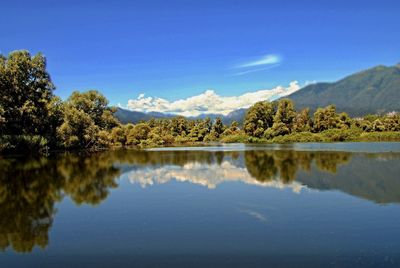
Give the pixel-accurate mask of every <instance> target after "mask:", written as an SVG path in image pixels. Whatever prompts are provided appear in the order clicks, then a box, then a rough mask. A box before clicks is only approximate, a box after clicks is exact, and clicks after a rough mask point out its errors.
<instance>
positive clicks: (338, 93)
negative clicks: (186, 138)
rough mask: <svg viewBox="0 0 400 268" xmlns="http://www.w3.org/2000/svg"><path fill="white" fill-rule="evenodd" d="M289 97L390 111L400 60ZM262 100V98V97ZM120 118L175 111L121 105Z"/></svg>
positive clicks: (361, 110) (233, 116)
mask: <svg viewBox="0 0 400 268" xmlns="http://www.w3.org/2000/svg"><path fill="white" fill-rule="evenodd" d="M288 98H290V99H292V100H293V101H294V102H295V104H296V109H297V110H301V109H302V108H305V107H310V108H311V110H312V111H315V110H316V109H317V108H318V107H324V106H327V105H329V104H335V105H336V107H337V110H338V111H339V112H342V111H344V112H347V113H348V114H350V115H351V116H360V115H366V114H371V113H387V112H391V111H400V64H398V65H396V66H391V67H387V66H377V67H374V68H371V69H368V70H365V71H361V72H358V73H355V74H352V75H350V76H347V77H345V78H343V79H342V80H339V81H337V82H334V83H316V84H312V85H308V86H306V87H304V88H302V89H300V90H299V91H297V92H295V93H293V94H291V95H289V96H288ZM260 101H262V100H260ZM246 111H247V109H244V108H242V109H238V110H235V111H233V112H231V113H229V114H228V115H226V116H223V115H220V114H201V115H199V116H195V117H190V118H189V119H204V118H206V117H210V118H211V119H215V118H216V117H218V116H220V117H222V120H223V122H224V123H225V124H230V123H231V122H232V121H237V122H239V123H240V124H241V123H242V122H243V119H244V116H245V114H246ZM116 116H117V118H118V119H119V120H120V121H121V122H122V123H128V122H131V123H137V122H139V121H140V120H149V119H150V118H171V117H173V116H174V115H171V114H163V113H143V112H137V111H129V110H125V109H121V108H118V111H117V113H116Z"/></svg>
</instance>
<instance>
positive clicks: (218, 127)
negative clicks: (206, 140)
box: [212, 117, 225, 138]
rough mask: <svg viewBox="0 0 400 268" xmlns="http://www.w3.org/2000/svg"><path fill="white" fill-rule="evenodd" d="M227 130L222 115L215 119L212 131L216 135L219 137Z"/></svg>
mask: <svg viewBox="0 0 400 268" xmlns="http://www.w3.org/2000/svg"><path fill="white" fill-rule="evenodd" d="M224 130H225V126H224V123H223V122H222V119H221V117H217V118H216V119H215V122H214V125H213V128H212V131H213V132H215V136H216V137H217V138H218V137H219V136H220V135H221V134H222V133H223V132H224Z"/></svg>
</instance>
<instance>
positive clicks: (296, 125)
mask: <svg viewBox="0 0 400 268" xmlns="http://www.w3.org/2000/svg"><path fill="white" fill-rule="evenodd" d="M311 127H312V120H311V118H310V108H304V109H303V110H301V111H300V112H299V113H297V114H296V117H295V118H294V121H293V130H294V131H296V132H304V131H310V130H311Z"/></svg>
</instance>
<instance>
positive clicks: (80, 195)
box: [57, 154, 120, 205]
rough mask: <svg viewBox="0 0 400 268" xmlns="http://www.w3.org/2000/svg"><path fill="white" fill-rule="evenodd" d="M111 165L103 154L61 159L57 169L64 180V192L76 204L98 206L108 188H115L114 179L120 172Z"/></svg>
mask: <svg viewBox="0 0 400 268" xmlns="http://www.w3.org/2000/svg"><path fill="white" fill-rule="evenodd" d="M111 160H112V159H111ZM112 164H113V161H110V158H109V157H107V155H105V154H93V155H91V156H87V155H79V156H77V155H66V156H64V157H62V158H61V159H60V160H59V161H58V162H57V168H58V171H59V173H60V174H61V175H62V177H63V178H64V188H63V190H64V192H65V193H66V194H67V195H69V196H70V197H71V199H72V200H74V201H75V203H77V204H82V203H87V204H92V205H96V204H99V203H100V202H101V201H103V200H104V199H105V198H106V197H107V196H108V191H109V189H110V188H115V187H117V183H116V182H115V179H116V178H117V177H118V176H119V175H120V170H119V169H117V168H115V167H114V166H113V165H112Z"/></svg>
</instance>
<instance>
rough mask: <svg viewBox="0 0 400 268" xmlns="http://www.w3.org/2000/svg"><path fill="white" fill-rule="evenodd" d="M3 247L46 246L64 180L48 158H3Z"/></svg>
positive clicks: (0, 209) (28, 248) (0, 192)
mask: <svg viewBox="0 0 400 268" xmlns="http://www.w3.org/2000/svg"><path fill="white" fill-rule="evenodd" d="M0 170H1V171H0V215H1V217H0V249H2V250H4V249H5V248H7V247H9V246H11V247H13V248H14V250H16V251H19V252H28V251H31V250H32V249H33V247H34V246H35V245H37V246H40V247H42V248H44V247H45V246H46V245H47V243H48V231H49V228H50V227H51V224H52V221H53V220H52V219H53V214H54V213H55V209H54V203H55V202H56V201H59V200H60V199H61V191H60V188H61V185H62V181H60V180H59V178H58V177H57V175H56V170H55V166H52V165H49V163H48V161H47V159H39V160H32V159H28V160H22V159H21V160H19V161H17V160H4V159H3V160H2V161H0Z"/></svg>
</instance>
